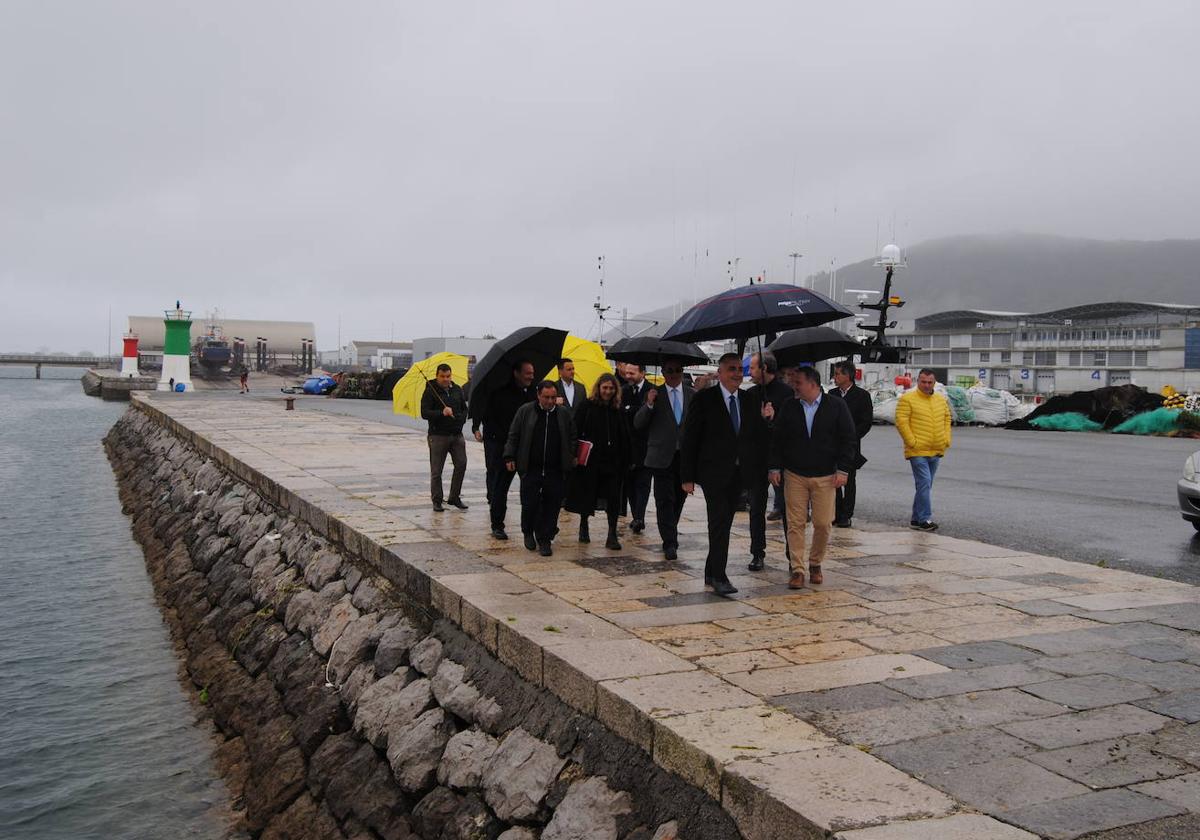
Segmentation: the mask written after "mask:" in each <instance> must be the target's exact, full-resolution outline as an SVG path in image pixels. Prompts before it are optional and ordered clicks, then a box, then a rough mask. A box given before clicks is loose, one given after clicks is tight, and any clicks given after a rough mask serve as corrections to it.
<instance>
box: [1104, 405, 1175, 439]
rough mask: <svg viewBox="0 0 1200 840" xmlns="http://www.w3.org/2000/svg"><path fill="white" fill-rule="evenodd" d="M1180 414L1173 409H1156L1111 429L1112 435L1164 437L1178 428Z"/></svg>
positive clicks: (1134, 416) (1136, 415)
mask: <svg viewBox="0 0 1200 840" xmlns="http://www.w3.org/2000/svg"><path fill="white" fill-rule="evenodd" d="M1179 415H1180V412H1179V411H1178V410H1176V409H1174V408H1156V409H1154V410H1153V411H1143V412H1142V413H1141V414H1135V415H1133V416H1132V417H1130V418H1129V419H1128V420H1126V421H1125V422H1124V423H1122V424H1121V425H1119V426H1117V427H1116V428H1114V429H1113V434H1114V435H1165V434H1170V433H1171V432H1173V431H1175V430H1176V429H1177V428H1178V427H1179Z"/></svg>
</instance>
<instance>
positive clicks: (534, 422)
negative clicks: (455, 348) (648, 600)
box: [421, 352, 950, 595]
mask: <svg viewBox="0 0 1200 840" xmlns="http://www.w3.org/2000/svg"><path fill="white" fill-rule="evenodd" d="M683 368H684V365H683V362H682V361H680V360H675V359H667V360H664V362H663V364H662V367H661V370H662V376H663V384H662V385H661V386H654V385H651V384H650V383H649V382H647V381H646V378H645V372H644V370H643V369H642V368H641V367H640V366H638V365H625V366H624V367H623V369H622V368H621V367H619V368H618V373H620V374H621V377H620V378H619V377H618V375H614V374H612V373H605V374H602V375H601V376H599V377H598V378H597V379H596V380H595V382H593V383H592V387H591V391H590V392H586V393H585V389H584V387H583V386H582V384H580V383H578V382H576V380H575V376H574V373H575V371H574V364H573V362H572V360H570V359H561V360H560V361H559V363H558V379H557V380H543V381H541V382H538V383H536V384H535V383H534V381H533V380H534V366H533V365H532V364H531V363H530V362H528V361H520V362H517V363H516V364H514V365H513V366H512V378H511V380H510V381H509V382H508V383H506V385H505V386H504V387H502V388H499V389H496V390H493V391H491V392H490V394H489V397H488V402H487V408H486V410H485V412H484V414H483V416H482V418H480V419H479V420H476V421H475V422H474V423H473V425H472V430H471V431H472V433H473V434H474V436H475V439H476V440H478V441H481V442H482V443H483V447H484V459H485V463H486V472H487V499H488V506H489V510H490V514H491V534H492V536H493V537H494V538H496V539H501V540H506V539H508V534H507V531H506V525H505V521H506V518H507V511H508V495H509V491H510V488H511V485H512V482H513V479H514V478H518V477H519V479H520V484H519V487H520V501H521V520H520V521H521V533H522V537H523V539H524V544H525V547H526V548H528V549H529V550H531V551H538V552H539V553H540V554H541V555H543V556H547V557H548V556H551V555H552V554H553V543H554V540H555V539H556V538H557V536H558V531H559V528H558V522H559V512H560V511H561V510H564V509H565V510H567V511H568V512H571V513H574V514H577V515H578V516H579V532H578V539H579V542H581V543H587V542H590V541H591V528H590V520H591V517H592V516H595V515H603V516H604V517H605V522H606V524H607V526H608V527H607V533H606V535H605V540H604V544H605V547H606V548H609V549H612V550H620V549H621V542H620V538H619V535H618V533H617V525H618V521H619V519H620V518H621V517H622V516H623V515H626V514H628V515H629V516H630V517H631V521H630V530H631V531H633V532H634V533H640V532H641V531H642V530H644V529H645V515H646V509H647V506H648V502H649V499H650V496H651V489H653V497H654V502H655V509H656V520H657V525H658V532H659V537H660V539H661V541H662V552H663V555H664V557H665V558H666V559H668V560H674V559H676V557H677V555H678V550H679V533H678V525H679V519H680V516H681V514H682V512H683V507H684V504H685V502H686V499H687V497H688V496H689V495H691V494H692V493H694V492H695V488H696V486H697V485H698V486H700V487H701V488H703V490H704V501H705V507H706V512H707V519H708V554H707V557H706V561H705V568H704V582H705V584H706V586H708V587H710V588H711V589H712V590H713V591H714V592H716V593H717V594H721V595H731V594H733V593H735V592H737V589H736V588H735V587H734V586H733V584H732V583H731V582H730V579H729V575H728V571H727V566H728V559H729V557H728V555H729V538H730V530H731V528H732V525H733V519H734V514H735V512H736V511H737V510H738V508H739V506H740V505H741V504H742V500H743V498H745V499H747V500H748V505H749V511H750V534H751V546H750V563H749V567H748V568H749V569H750V570H751V571H756V570H761V569H762V568H764V559H765V556H766V542H767V540H766V523H767V518H768V511H767V507H768V499H769V487H771V486H773V487H774V488H775V496H776V502H777V503H780V502H781V503H782V504H781V505H780V508H779V510H780V514H781V516H780V518H782V519H783V524H784V528H785V533H786V535H787V541H786V544H787V555H788V559H789V564H790V577H789V581H788V585H789V586H790V587H792V588H797V589H798V588H801V587H803V586H805V581H806V573H807V581H808V583H809V584H814V585H819V584H820V583H822V582H823V575H822V572H821V565H822V561H823V560H824V558H825V555H826V552H827V548H828V545H829V538H830V534H831V530H832V528H833V527H850V526H851V524H852V519H853V516H854V504H855V489H856V488H855V475H856V473H857V471H858V470H859V469H860V468H861V467H862V465H863V464H864V463H865V461H866V459H865V458H863V456H862V449H861V442H862V439H863V437H865V436H866V435H867V433H868V432H869V431H870V429H871V423H872V414H873V409H872V402H871V398H870V396H869V394H867V392H866V391H864V390H863V389H862V388H859V387H858V386H857V385H856V384H855V375H856V370H855V366H854V364H853V363H852V362H849V361H843V362H837V363H836V364H835V365H834V387H833V388H832V389H830V390H829V391H827V392H826V391H825V390H824V389H823V387H822V384H821V374H820V372H819V371H818V370H817V369H816V368H813V367H794V368H788V369H786V370H784V371H781V370H780V369H779V367H778V365H777V363H776V360H775V359H774V357H773V356H772V355H771V354H770V353H767V352H764V353H758V354H755V355H754V356H753V357H752V359H751V365H750V370H751V376H752V378H753V380H754V386H753V387H750V388H742V387H741V386H742V379H743V368H742V360H741V358H740V357H739V356H738V355H737V354H735V353H727V354H725V355H724V356H722V357H721V358H720V359H719V360H718V362H717V371H716V374H715V381H713V383H712V384H711V385H709V386H708V387H705V388H702V389H700V390H696V389H695V388H693V387H692V386H691V385H690V384H688V383H685V382H684V373H683ZM935 382H936V380H935V378H934V376H933V374H932V372H930V371H925V370H923V371H921V373H920V375H919V377H918V382H917V388H916V389H914V390H913V391H911V392H909V393H908V394H905V395H904V397H902V398H901V400H900V406H899V408H898V410H897V429H898V430H899V432H900V435H901V437H902V439H903V441H904V454H905V458H907V459H908V460H909V462H910V464H911V465H912V471H913V476H914V481H915V485H916V493H915V498H914V503H913V514H912V519H911V522H910V525H911V526H912V527H913V528H917V529H920V530H934V529H936V528H937V525H936V524H934V523H933V521H932V510H931V504H930V491H931V488H932V484H933V478H934V476H935V475H936V472H937V465H938V463H939V461H940V458H941V456H942V455H943V454H944V452H945V450H946V449H947V448H948V447H949V445H950V431H949V429H950V422H949V421H950V412H949V406H948V404H947V403H946V401H945V399H944V398H943V397H941V396H940V395H938V394H936V393H935V392H934V387H933V386H934V384H935ZM421 415H422V417H423V418H424V419H425V420H427V421H428V423H429V456H430V473H431V488H430V489H431V494H432V497H433V507H434V510H435V511H441V510H444V509H445V505H446V504H449V505H453V506H455V507H458V508H461V509H465V508H466V507H467V505H466V504H465V503H464V502H463V501H462V498H461V490H462V481H463V476H464V474H465V471H466V446H465V442H464V437H463V433H462V430H463V427H464V425H465V423H466V420H467V402H466V400H465V399H464V395H463V391H462V389H461V388H460V387H459V386H458V385H456V384H454V382H453V381H451V372H450V368H449V366H447V365H442V366H440V367H439V368H438V370H437V378H436V380H435V381H432V382H431V383H430V384H429V386H428V387H427V388H426V391H425V393H424V395H423V397H422V400H421ZM447 455H448V456H449V457H450V458H451V460H452V462H453V466H454V469H453V475H452V478H451V483H450V492H449V494H448V495H446V496H443V487H442V472H443V469H444V466H445V460H446V457H447ZM809 521H811V523H812V537H811V546H808V548H809V551H808V565H807V569H806V568H805V565H804V559H805V548H806V542H807V533H806V532H807V523H808V522H809Z"/></svg>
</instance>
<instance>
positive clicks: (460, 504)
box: [446, 499, 470, 510]
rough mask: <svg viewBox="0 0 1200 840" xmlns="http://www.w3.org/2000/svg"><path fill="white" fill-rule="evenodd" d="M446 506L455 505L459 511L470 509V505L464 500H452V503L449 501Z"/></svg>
mask: <svg viewBox="0 0 1200 840" xmlns="http://www.w3.org/2000/svg"><path fill="white" fill-rule="evenodd" d="M446 504H449V505H454V506H455V507H456V508H458V509H459V510H466V509H467V508H469V507H470V505H468V504H467V503H466V502H464V501H463V500H462V499H451V500H450V501H448V502H447V503H446Z"/></svg>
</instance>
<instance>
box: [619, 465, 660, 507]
mask: <svg viewBox="0 0 1200 840" xmlns="http://www.w3.org/2000/svg"><path fill="white" fill-rule="evenodd" d="M652 475H653V471H651V470H648V469H646V468H645V467H637V468H635V469H634V470H633V472H631V473H629V476H628V477H627V478H626V479H625V480H626V482H627V483H626V487H628V488H629V489H628V491H627V493H626V495H628V496H629V515H630V516H632V517H633V518H634V519H645V518H646V507H647V505H649V504H650V480H651V477H652Z"/></svg>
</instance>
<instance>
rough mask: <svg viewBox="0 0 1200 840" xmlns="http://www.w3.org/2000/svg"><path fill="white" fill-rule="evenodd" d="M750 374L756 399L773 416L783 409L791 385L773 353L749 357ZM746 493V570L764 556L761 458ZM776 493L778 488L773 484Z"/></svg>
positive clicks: (764, 468)
mask: <svg viewBox="0 0 1200 840" xmlns="http://www.w3.org/2000/svg"><path fill="white" fill-rule="evenodd" d="M750 378H751V379H753V380H754V382H755V386H754V388H753V389H752V390H753V391H755V392H757V394H758V399H759V402H761V403H770V404H771V408H772V409H774V411H775V416H776V417H778V416H779V412H780V411H781V410H782V409H783V404H784V403H785V402H787V401H788V400H790V399H792V398H793V397H795V396H796V394H795V392H794V391H793V390H792V386H791V385H788V384H787V383H786V382H784V381H783V380H782V379H780V378H779V363H778V362H776V361H775V354H773V353H771V352H769V351H764V352H762V353H755V354H754V355H753V356H751V357H750ZM747 484H748V486H749V496H750V571H752V572H759V571H762V569H763V567H764V565H765V560H766V556H767V498H768V493H767V490H768V489H769V487H770V485H769V483H768V481H767V465H766V462H765V461H764V462H763V464H762V472H761V473H760V474H758V475H755V476H750V477H749V480H748V481H747ZM775 492H776V495H778V494H780V493H781V492H782V491H781V490H780V489H779V488H776V491H775Z"/></svg>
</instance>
